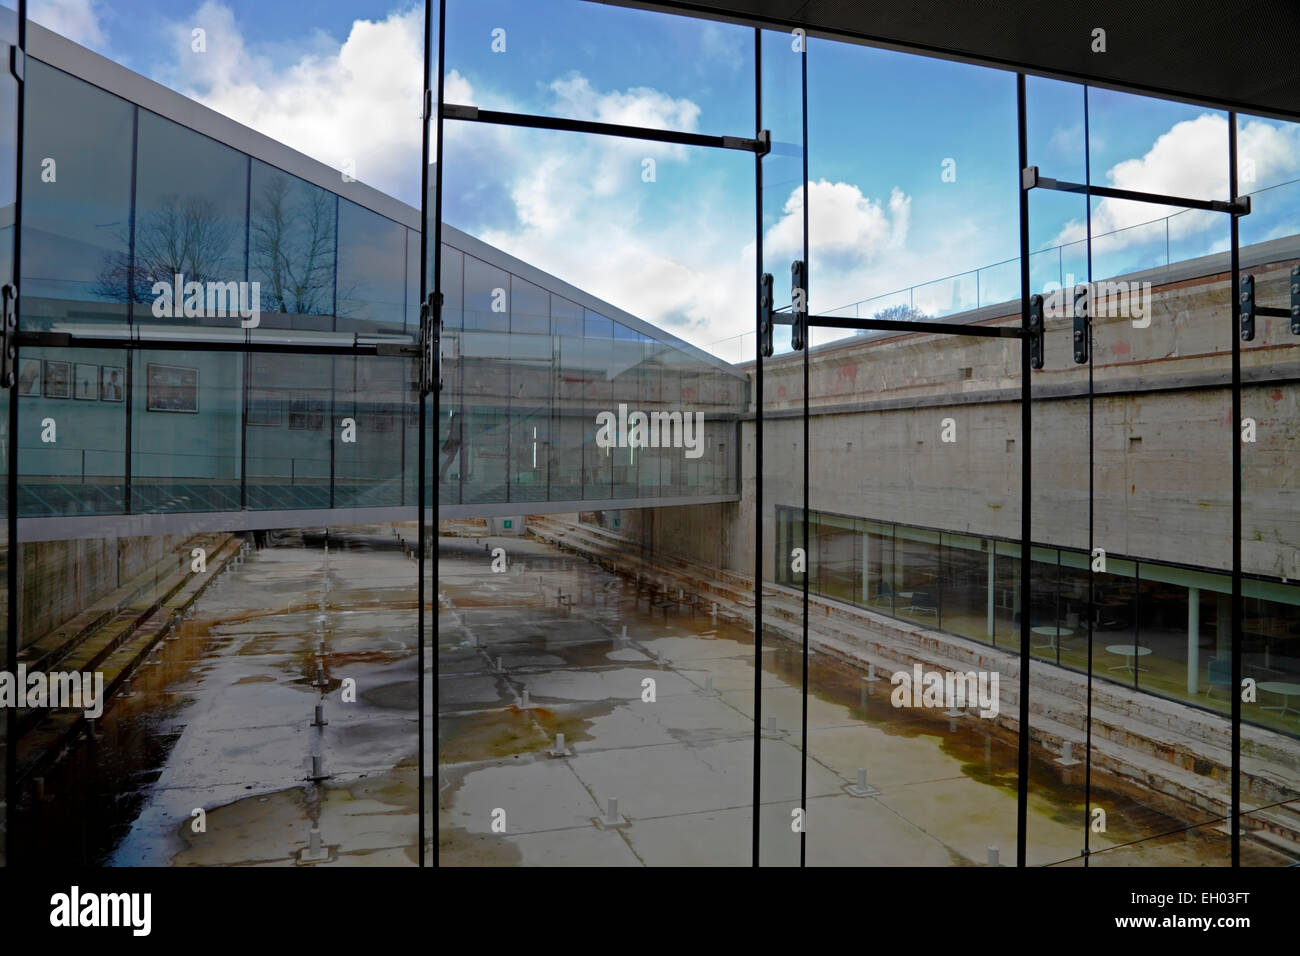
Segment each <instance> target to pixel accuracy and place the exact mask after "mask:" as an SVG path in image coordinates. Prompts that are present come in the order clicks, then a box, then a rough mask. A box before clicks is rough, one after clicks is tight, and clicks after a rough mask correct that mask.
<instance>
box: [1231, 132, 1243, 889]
mask: <svg viewBox="0 0 1300 956" xmlns="http://www.w3.org/2000/svg"><path fill="white" fill-rule="evenodd" d="M1228 198H1229V199H1230V200H1232V201H1234V202H1235V201H1236V199H1237V113H1236V111H1235V110H1232V111H1230V112H1229V113H1228ZM1228 228H1229V231H1230V232H1231V236H1230V238H1229V243H1230V245H1231V251H1230V256H1231V261H1232V277H1231V285H1230V286H1229V288H1228V297H1229V298H1230V299H1231V300H1232V330H1231V338H1232V420H1231V421H1230V422H1229V425H1228V436H1229V438H1230V439H1231V441H1232V806H1231V807H1230V808H1229V811H1230V812H1231V814H1232V865H1233V866H1234V867H1237V866H1241V615H1242V599H1241V438H1240V436H1239V433H1238V431H1237V430H1238V429H1239V428H1240V427H1241V425H1240V422H1241V336H1240V335H1238V334H1237V330H1238V329H1239V328H1240V327H1241V325H1240V323H1241V298H1240V297H1239V295H1238V294H1237V289H1238V288H1239V286H1240V284H1241V252H1240V249H1239V248H1238V242H1239V241H1240V239H1241V236H1240V228H1239V223H1238V222H1237V214H1236V213H1235V212H1234V213H1231V214H1230V221H1229V226H1228Z"/></svg>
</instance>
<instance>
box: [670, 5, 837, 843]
mask: <svg viewBox="0 0 1300 956" xmlns="http://www.w3.org/2000/svg"><path fill="white" fill-rule="evenodd" d="M798 40H799V42H796V37H794V36H792V35H791V34H789V33H785V32H775V31H763V33H762V40H761V42H762V44H763V57H762V59H763V76H762V84H763V95H762V103H763V118H762V124H761V125H762V127H763V128H764V129H769V130H771V133H772V149H771V152H769V153H768V154H767V155H766V156H764V157H763V161H762V162H763V189H762V194H761V207H762V208H761V215H762V222H763V263H762V271H763V272H765V273H770V274H771V275H772V278H773V305H774V307H775V308H776V309H778V310H782V311H784V312H787V313H788V312H789V311H790V306H791V304H792V298H793V297H792V294H791V274H790V263H791V261H792V260H795V259H804V258H806V256H807V246H806V243H805V237H804V230H803V219H802V216H801V215H800V214H798V213H797V212H794V211H793V208H794V207H796V206H797V204H798V203H799V202H801V199H802V196H803V183H804V138H803V61H804V57H805V55H806V50H805V48H804V43H803V39H802V38H798ZM742 328H744V326H742ZM741 341H742V342H743V343H744V344H745V349H744V352H743V353H742V355H741V356H740V357H739V358H740V360H741V361H743V362H744V363H745V365H743V366H742V367H743V368H747V369H750V370H753V365H752V362H753V360H754V350H755V342H754V338H753V335H752V334H751V335H750V336H749V337H748V338H745V337H743V336H742V338H741ZM773 345H774V349H775V353H776V356H777V357H776V358H771V359H763V416H764V418H763V435H762V438H763V458H762V476H761V477H762V492H763V511H762V514H761V515H760V516H759V520H760V521H761V522H762V526H763V536H764V537H763V549H762V552H761V558H762V562H763V577H764V579H765V581H764V584H765V586H764V597H763V627H762V630H761V632H759V633H757V634H756V635H755V637H756V641H757V643H758V645H759V646H758V647H757V648H752V649H751V651H750V654H751V657H752V656H753V655H754V653H755V651H757V652H758V657H759V660H760V661H761V665H762V670H761V673H760V674H759V675H758V677H759V680H760V688H759V689H760V694H761V700H760V701H759V712H758V713H757V714H755V715H754V721H755V727H754V733H755V736H756V737H757V747H758V757H759V759H760V761H761V762H760V766H759V771H760V772H759V780H758V794H757V795H756V800H757V804H758V814H759V820H758V823H759V834H758V847H759V852H758V863H759V865H760V866H798V865H800V863H801V861H803V860H804V859H805V857H806V851H807V849H808V848H807V847H806V846H805V836H804V835H801V831H802V833H803V834H807V833H814V834H815V833H816V832H817V830H818V824H817V822H816V817H815V808H814V807H812V806H805V799H804V787H803V775H804V769H805V765H806V761H805V759H804V758H805V748H804V736H805V733H804V727H805V721H804V713H805V707H804V695H803V683H804V680H803V675H804V659H803V647H802V643H803V620H804V617H803V596H802V595H803V585H804V580H805V577H806V576H807V575H808V574H812V573H815V570H816V569H815V567H814V566H813V564H812V562H811V560H810V553H809V552H811V548H812V547H813V541H814V539H813V537H812V531H811V529H809V531H808V534H807V536H805V533H804V527H803V510H802V508H803V493H804V489H803V455H804V453H805V448H804V443H803V425H802V419H801V418H799V417H796V416H795V415H793V414H792V412H794V411H795V410H797V409H798V410H801V409H802V401H803V379H802V377H801V373H800V371H799V370H800V369H801V368H802V363H803V355H802V354H800V353H791V352H790V327H789V326H788V325H785V326H777V328H776V332H775V335H774V336H773ZM670 387H671V385H670V383H669V381H668V378H667V376H665V380H664V389H665V391H666V390H667V389H668V388H670ZM753 441H754V437H752V435H751V433H750V432H749V431H747V432H746V436H745V449H744V461H745V468H746V472H747V474H749V475H750V476H751V477H750V480H751V481H752V480H754V479H753V475H754V474H755V469H756V468H757V458H756V456H755V453H754V450H753V448H752V443H753ZM745 506H748V507H751V508H752V506H753V505H752V501H751V500H750V499H746V501H745V502H744V503H743V504H742V507H745ZM747 520H752V519H747ZM796 549H805V557H804V558H802V559H800V566H799V567H798V569H796V562H795V553H796ZM769 562H770V563H769ZM804 567H806V568H807V572H805V571H804V570H803V568H804ZM745 570H746V571H747V572H749V570H750V569H748V568H746V569H745ZM767 581H774V582H778V583H780V584H781V585H784V586H783V587H781V588H779V589H772V588H770V587H769V586H767ZM811 585H812V582H811V580H809V586H810V588H811ZM746 712H748V709H747V711H746ZM826 782H827V781H826V779H825V777H824V776H822V777H820V778H818V779H817V780H816V781H815V783H814V786H813V788H812V789H811V790H810V791H809V794H810V796H812V795H817V796H821V795H822V794H824V792H825V786H824V785H825V784H826ZM800 814H802V815H804V818H805V819H804V823H806V826H803V825H800V823H799V820H798V816H799V815H800ZM821 832H822V834H823V835H824V836H830V832H829V831H828V830H827V828H826V825H825V823H823V824H822V825H821ZM814 839H815V838H814Z"/></svg>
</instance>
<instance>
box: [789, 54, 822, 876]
mask: <svg viewBox="0 0 1300 956" xmlns="http://www.w3.org/2000/svg"><path fill="white" fill-rule="evenodd" d="M802 47H803V48H802V49H801V50H800V52H799V67H800V84H799V86H800V94H801V97H802V99H801V101H800V110H799V112H800V116H799V120H800V122H801V124H802V131H801V135H800V139H801V143H800V145H801V146H802V147H803V256H802V258H803V276H804V286H805V288H804V289H803V290H802V291H803V297H804V298H803V304H804V315H805V316H807V315H809V314H811V312H812V308H811V304H810V303H809V301H808V289H807V287H808V286H810V285H812V283H811V282H810V281H809V278H810V276H809V274H808V37H807V36H804V37H803V44H802ZM791 294H793V290H791ZM791 311H792V312H793V311H794V310H793V308H792V309H791ZM810 351H812V328H811V326H810V324H809V323H808V322H807V321H806V319H805V321H804V332H803V556H804V573H803V624H802V631H803V694H802V695H801V697H802V700H801V710H802V718H801V721H800V723H801V724H802V726H801V728H800V733H801V742H800V751H801V752H800V755H799V809H800V810H801V811H802V813H803V819H804V826H802V827H800V828H799V865H800V866H804V865H806V862H807V861H806V856H807V848H808V827H807V821H808V575H809V566H808V458H809V456H810V455H811V450H810V449H809V447H808V379H809V374H808V366H809V358H808V353H809V352H810ZM818 568H819V570H820V565H818Z"/></svg>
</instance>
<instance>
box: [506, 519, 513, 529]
mask: <svg viewBox="0 0 1300 956" xmlns="http://www.w3.org/2000/svg"><path fill="white" fill-rule="evenodd" d="M514 525H515V523H514V522H513V521H511V520H510V519H509V518H507V519H506V527H507V528H513V527H514Z"/></svg>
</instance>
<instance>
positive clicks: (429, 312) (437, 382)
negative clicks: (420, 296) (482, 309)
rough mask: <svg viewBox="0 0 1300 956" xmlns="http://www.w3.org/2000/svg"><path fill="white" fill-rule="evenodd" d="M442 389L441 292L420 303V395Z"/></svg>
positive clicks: (432, 293)
mask: <svg viewBox="0 0 1300 956" xmlns="http://www.w3.org/2000/svg"><path fill="white" fill-rule="evenodd" d="M435 389H436V390H437V391H439V392H441V391H442V293H441V292H430V293H429V298H428V299H426V300H425V301H424V302H423V303H422V304H421V305H420V397H421V398H424V397H425V396H426V395H428V394H429V393H430V392H432V391H434V390H435Z"/></svg>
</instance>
